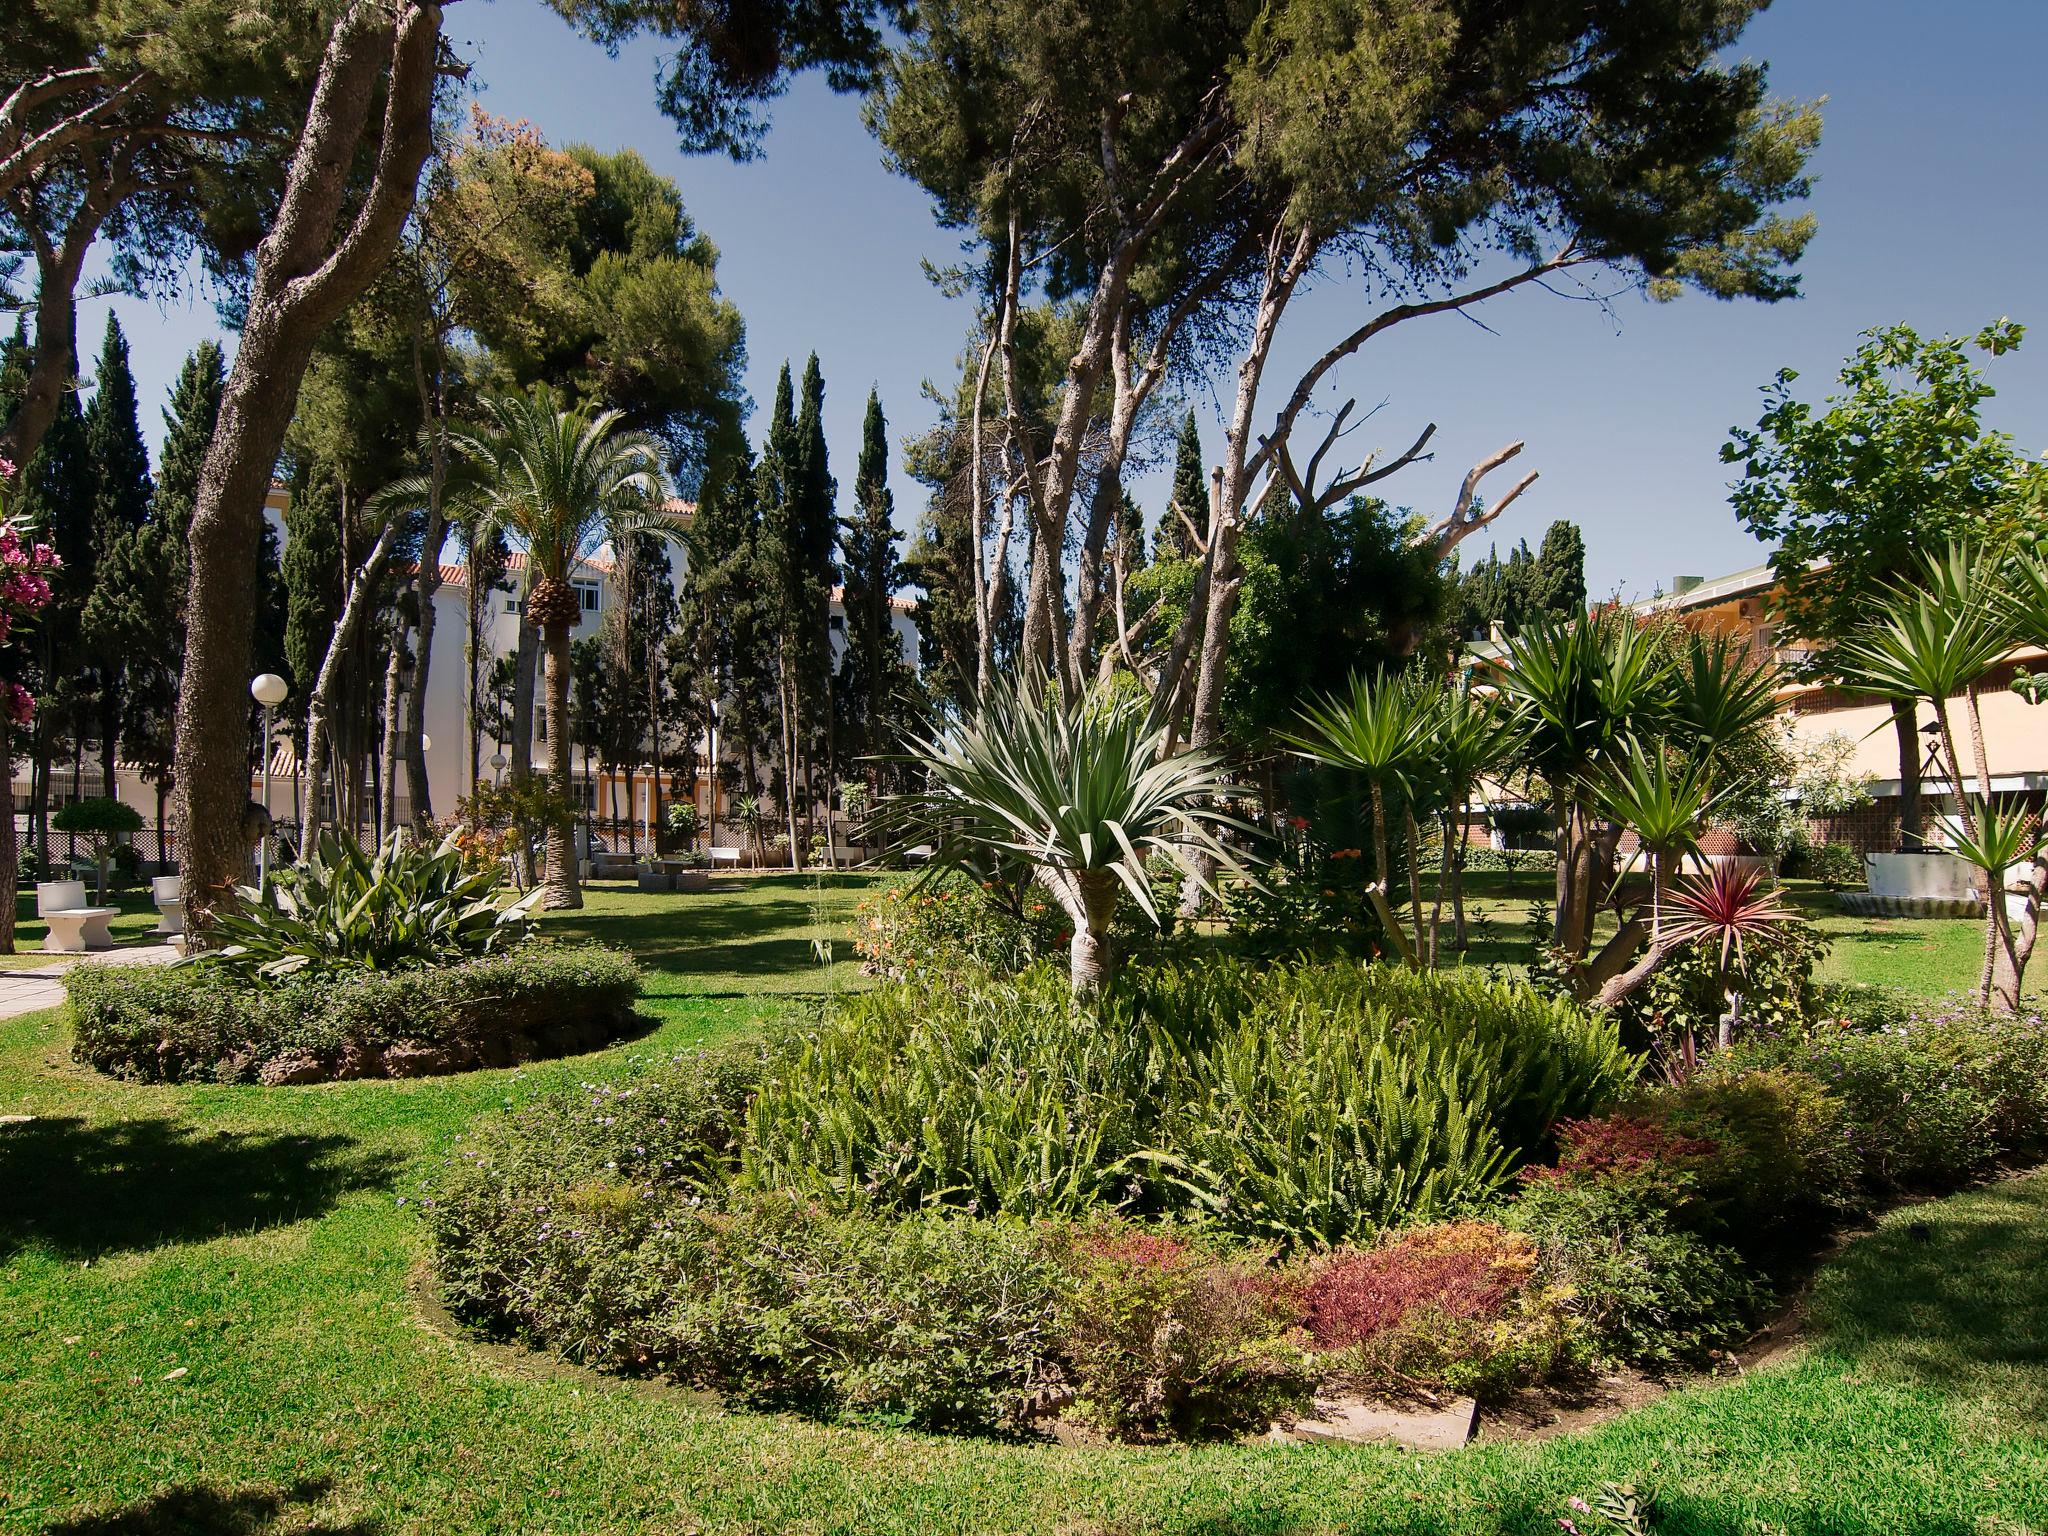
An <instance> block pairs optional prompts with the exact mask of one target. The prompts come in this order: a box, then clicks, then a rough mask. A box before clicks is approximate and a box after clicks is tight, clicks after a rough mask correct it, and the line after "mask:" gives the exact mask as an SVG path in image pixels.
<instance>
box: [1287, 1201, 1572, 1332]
mask: <svg viewBox="0 0 2048 1536" xmlns="http://www.w3.org/2000/svg"><path fill="white" fill-rule="evenodd" d="M1535 1269H1536V1245H1535V1244H1534V1243H1532V1242H1531V1241H1530V1240H1529V1239H1528V1238H1526V1237H1524V1236H1522V1235H1521V1234H1520V1233H1516V1232H1509V1231H1506V1230H1504V1229H1503V1228H1500V1227H1497V1226H1494V1225H1492V1224H1491V1223H1490V1222H1484V1221H1459V1222H1451V1223H1449V1224H1448V1225H1445V1226H1439V1227H1425V1228H1423V1229H1421V1230H1420V1231H1416V1232H1410V1233H1407V1234H1405V1235H1403V1236H1401V1237H1399V1238H1396V1239H1395V1240H1394V1241H1393V1242H1390V1243H1387V1244H1385V1245H1383V1246H1381V1247H1379V1248H1371V1249H1362V1250H1361V1249H1347V1250H1343V1251H1340V1252H1338V1253H1335V1254H1332V1255H1331V1256H1330V1257H1329V1258H1328V1259H1326V1260H1324V1261H1323V1263H1322V1265H1321V1266H1320V1267H1319V1269H1318V1270H1317V1272H1316V1273H1315V1275H1314V1276H1313V1277H1312V1278H1311V1279H1310V1280H1309V1282H1308V1285H1307V1287H1306V1289H1305V1291H1304V1293H1303V1298H1302V1299H1303V1306H1304V1311H1305V1314H1306V1316H1305V1321H1306V1323H1307V1325H1308V1331H1309V1336H1310V1337H1311V1338H1312V1339H1314V1341H1315V1344H1316V1347H1317V1348H1318V1349H1343V1348H1346V1347H1347V1346H1349V1345H1353V1344H1358V1343H1362V1342H1364V1341H1366V1340H1369V1339H1372V1338H1375V1337H1377V1336H1378V1335H1381V1334H1384V1333H1387V1332H1389V1331H1391V1330H1392V1329H1394V1328H1397V1327H1399V1326H1400V1325H1401V1324H1402V1323H1403V1322H1404V1321H1405V1320H1406V1319H1407V1318H1408V1317H1409V1315H1410V1314H1411V1313H1415V1312H1420V1311H1422V1310H1424V1309H1428V1310H1429V1311H1431V1312H1433V1313H1435V1314H1436V1315H1438V1316H1440V1317H1445V1318H1451V1319H1457V1320H1461V1321H1473V1322H1480V1321H1490V1320H1491V1319H1493V1318H1495V1317H1497V1316H1499V1315H1500V1313H1501V1312H1502V1311H1503V1309H1504V1308H1505V1307H1506V1306H1507V1303H1508V1302H1509V1300H1510V1299H1511V1298H1512V1297H1513V1296H1514V1295H1515V1294H1516V1293H1517V1292H1518V1291H1520V1290H1521V1289H1522V1288H1523V1287H1524V1286H1525V1285H1527V1283H1528V1281H1529V1277H1530V1276H1531V1275H1532V1274H1533V1273H1534V1272H1535Z"/></svg>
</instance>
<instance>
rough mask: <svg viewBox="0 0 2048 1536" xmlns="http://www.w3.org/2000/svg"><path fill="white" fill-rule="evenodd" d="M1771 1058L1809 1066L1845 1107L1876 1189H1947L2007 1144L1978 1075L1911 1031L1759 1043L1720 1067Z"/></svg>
mask: <svg viewBox="0 0 2048 1536" xmlns="http://www.w3.org/2000/svg"><path fill="white" fill-rule="evenodd" d="M1756 1060H1762V1061H1766V1062H1768V1063H1770V1064H1771V1066H1772V1067H1773V1068H1775V1069H1777V1070H1779V1071H1790V1072H1794V1073H1801V1074H1804V1075H1805V1076H1806V1077H1808V1078H1810V1079H1812V1080H1813V1081H1815V1082H1817V1083H1819V1084H1820V1085H1822V1086H1823V1087H1824V1088H1825V1089H1826V1090H1827V1092H1828V1094H1829V1095H1830V1096H1831V1097H1833V1098H1834V1099H1835V1100H1837V1101H1838V1102H1839V1103H1840V1105H1841V1107H1842V1114H1843V1121H1844V1131H1843V1134H1844V1137H1845V1139H1846V1142H1847V1146H1848V1151H1849V1152H1850V1153H1851V1154H1852V1156H1853V1158H1854V1161H1855V1171H1856V1175H1857V1176H1858V1177H1859V1178H1860V1180H1861V1183H1862V1185H1863V1188H1864V1189H1865V1190H1866V1191H1867V1192H1869V1193H1870V1194H1873V1195H1882V1194H1887V1193H1891V1192H1893V1191H1897V1190H1901V1189H1939V1188H1943V1187H1945V1186H1948V1185H1953V1184H1956V1183H1958V1182H1960V1181H1962V1180H1964V1179H1967V1178H1969V1177H1971V1176H1972V1175H1974V1174H1977V1173H1980V1172H1982V1171H1983V1169H1984V1168H1986V1167H1987V1166H1988V1165H1989V1164H1990V1162H1991V1160H1992V1158H1993V1157H1994V1156H1996V1154H1997V1152H1998V1150H1999V1148H1998V1141H1997V1137H1996V1135H1995V1133H1994V1130H1993V1125H1992V1119H1993V1109H1992V1104H1991V1101H1990V1099H1989V1098H1988V1097H1987V1095H1986V1094H1985V1093H1984V1092H1983V1090H1982V1087H1981V1086H1980V1083H1979V1082H1978V1080H1977V1078H1976V1077H1975V1075H1973V1074H1972V1073H1971V1072H1970V1071H1969V1070H1968V1069H1966V1068H1965V1067H1964V1066H1963V1065H1962V1064H1961V1063H1959V1062H1958V1061H1955V1060H1951V1059H1944V1057H1942V1056H1939V1055H1936V1054H1934V1053H1933V1052H1931V1051H1930V1050H1929V1049H1928V1048H1927V1044H1926V1043H1925V1042H1923V1041H1922V1040H1921V1039H1918V1038H1915V1037H1914V1036H1911V1035H1898V1034H1847V1033H1835V1034H1830V1035H1819V1036H1815V1037H1813V1038H1811V1039H1795V1040H1788V1041H1783V1042H1776V1043H1766V1042H1758V1043H1757V1044H1756V1045H1754V1046H1752V1047H1750V1048H1748V1049H1746V1050H1743V1051H1738V1052H1736V1053H1733V1059H1732V1060H1731V1061H1730V1062H1729V1063H1727V1064H1726V1067H1725V1068H1724V1067H1722V1066H1721V1065H1720V1064H1717V1070H1726V1069H1730V1068H1739V1067H1740V1065H1741V1064H1742V1063H1743V1062H1746V1061H1756Z"/></svg>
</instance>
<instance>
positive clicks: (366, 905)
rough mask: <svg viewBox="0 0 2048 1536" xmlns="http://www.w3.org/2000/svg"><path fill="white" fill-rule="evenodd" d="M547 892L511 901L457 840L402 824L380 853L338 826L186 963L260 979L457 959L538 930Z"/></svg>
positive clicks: (249, 898)
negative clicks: (419, 834)
mask: <svg viewBox="0 0 2048 1536" xmlns="http://www.w3.org/2000/svg"><path fill="white" fill-rule="evenodd" d="M540 894H541V892H540V889H539V888H538V887H536V888H535V889H534V890H532V891H529V892H528V893H527V894H526V895H525V896H523V897H521V898H519V899H518V900H516V901H514V902H512V903H510V904H509V905H506V904H501V903H500V901H499V899H498V880H497V876H496V873H495V872H494V871H492V870H488V869H486V870H476V869H470V868H467V867H466V866H465V861H464V859H463V856H462V850H461V848H460V846H459V845H458V844H457V842H456V840H455V839H454V838H452V837H451V838H447V839H445V840H443V841H442V842H441V843H440V844H439V845H438V846H436V847H433V848H429V847H426V846H425V845H423V844H421V843H418V842H416V841H415V840H414V839H413V838H412V837H411V836H410V834H408V833H407V832H406V831H404V830H403V829H402V828H401V829H400V830H398V831H395V832H393V833H392V834H391V836H390V837H388V838H386V839H385V841H384V843H383V844H382V846H380V847H379V848H378V850H377V852H376V854H375V855H374V856H372V855H370V854H366V853H364V852H363V850H362V849H361V848H359V847H357V846H356V844H355V841H354V840H353V839H351V838H348V837H346V836H342V835H339V834H337V833H336V832H334V831H333V830H331V829H330V830H328V831H326V832H323V833H322V834H321V835H320V839H319V842H318V844H317V845H316V847H315V848H314V851H313V853H312V855H311V857H309V858H307V859H306V860H305V861H304V862H303V863H301V864H298V865H296V866H295V867H293V868H292V869H290V870H287V871H284V872H283V873H281V874H280V875H279V876H278V877H277V878H275V879H274V880H268V881H265V882H264V884H263V885H262V887H261V888H258V887H254V886H241V887H238V888H237V891H236V895H237V897H238V898H239V903H238V905H237V906H236V907H235V908H233V909H232V910H227V909H223V910H221V911H219V912H217V913H216V916H215V924H216V937H217V941H218V947H216V948H213V949H210V950H207V951H205V952H203V953H201V954H198V955H194V956H193V957H192V958H191V960H189V961H187V962H184V963H187V964H193V965H202V966H210V967H216V968H218V969H221V970H224V971H227V972H229V973H231V974H233V975H235V976H237V977H240V978H241V979H243V980H245V981H250V982H273V981H282V980H284V979H285V978H287V977H290V976H295V975H299V974H302V973H315V974H317V973H325V972H333V971H346V970H368V971H395V970H407V969H412V968H416V967H421V966H430V965H451V964H454V963H456V962H458V961H461V960H467V959H471V958H473V957H475V956H477V955H483V954H490V953H492V952H494V951H497V950H501V949H504V948H508V947H509V946H511V945H513V944H516V943H518V942H520V941H521V940H523V939H525V938H527V937H528V936H530V934H531V933H532V931H533V928H532V924H531V922H530V921H529V920H528V914H529V913H530V912H531V910H532V908H533V904H534V902H535V901H536V900H537V899H538V898H539V896H540Z"/></svg>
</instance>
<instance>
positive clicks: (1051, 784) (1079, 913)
mask: <svg viewBox="0 0 2048 1536" xmlns="http://www.w3.org/2000/svg"><path fill="white" fill-rule="evenodd" d="M1049 693H1051V695H1052V696H1050V697H1048V694H1049ZM1168 737H1169V731H1168V727H1167V726H1166V725H1165V724H1164V723H1162V722H1159V721H1157V720H1155V719H1153V718H1152V717H1151V715H1150V713H1149V712H1148V711H1147V710H1146V709H1145V707H1144V705H1143V704H1142V703H1141V702H1140V701H1138V700H1135V699H1132V698H1129V697H1119V696H1115V695H1113V694H1111V693H1109V692H1108V691H1106V690H1104V689H1101V688H1096V689H1091V690H1089V691H1088V692H1086V693H1083V694H1082V695H1080V696H1079V697H1078V698H1077V699H1075V700H1073V701H1072V702H1068V701H1066V700H1064V699H1062V698H1060V697H1059V696H1058V694H1057V691H1056V690H1048V689H1047V688H1046V686H1045V683H1044V679H1043V678H1033V677H1031V676H1029V675H1026V676H1023V677H1021V678H1018V679H1016V680H1013V681H1012V682H1010V683H1008V684H1005V685H1001V686H997V687H992V688H990V689H989V690H988V691H987V692H986V693H984V694H983V695H982V698H981V700H980V703H979V705H978V707H977V708H976V709H975V710H974V711H973V713H972V714H970V715H969V716H968V717H967V718H966V719H964V720H962V721H961V722H960V723H959V724H957V725H955V726H954V727H952V728H951V729H950V730H946V731H942V732H939V733H937V734H934V735H931V736H928V737H926V738H924V739H923V740H921V741H918V742H917V743H915V745H914V746H913V747H912V749H911V751H910V752H909V753H908V754H907V755H906V758H905V760H906V761H908V762H910V763H912V764H914V765H916V767H917V768H919V769H921V770H922V772H923V774H924V777H925V780H926V785H925V787H924V788H923V789H920V790H915V791H912V792H910V793H908V794H903V795H896V796H892V797H890V798H889V799H888V800H886V801H885V802H884V803H883V805H882V807H881V810H880V812H879V813H878V814H877V817H876V822H875V825H876V826H877V827H878V828H882V829H885V830H886V832H887V833H888V834H889V835H890V836H892V837H896V838H900V839H902V840H905V841H909V840H912V839H918V840H924V841H928V842H930V843H931V844H932V846H933V858H932V868H934V869H939V868H950V867H962V868H969V869H972V868H975V867H977V866H985V865H986V864H987V863H988V862H989V861H990V860H992V859H993V860H1017V861H1021V862H1022V863H1024V864H1026V865H1028V866H1029V867H1030V869H1031V871H1032V875H1033V878H1035V879H1036V880H1037V881H1038V883H1039V884H1040V885H1042V886H1044V887H1045V889H1046V890H1047V891H1048V892H1049V893H1050V894H1051V895H1052V897H1053V899H1054V900H1055V901H1057V902H1058V903H1059V904H1060V907H1061V909H1062V910H1063V911H1064V912H1065V913H1066V915H1067V918H1068V920H1069V921H1070V922H1072V924H1073V938H1072V941H1071V946H1070V950H1069V975H1070V980H1071V982H1072V985H1073V991H1074V993H1075V995H1076V996H1081V995H1084V994H1092V993H1094V992H1097V991H1099V990H1100V989H1101V987H1102V984H1103V982H1104V980H1105V979H1106V978H1107V976H1108V974H1109V967H1110V958H1111V957H1110V952H1109V925H1110V919H1111V917H1112V915H1113V914H1114V913H1115V911H1116V905H1117V900H1118V897H1119V895H1120V894H1121V893H1124V892H1128V893H1129V894H1130V897H1131V899H1132V900H1133V901H1135V902H1136V903H1137V904H1138V909H1139V910H1140V911H1142V912H1143V913H1144V914H1145V916H1146V917H1147V918H1149V919H1150V920H1151V921H1152V922H1154V923H1158V922H1159V921H1160V915H1159V909H1158V907H1157V906H1156V905H1155V903H1154V900H1153V896H1152V885H1151V879H1150V876H1149V873H1148V870H1147V864H1148V862H1149V860H1150V859H1151V858H1153V857H1154V856H1162V857H1164V858H1167V859H1169V860H1171V861H1172V862H1173V863H1174V864H1175V865H1177V866H1178V867H1179V868H1180V869H1181V870H1182V872H1183V873H1185V874H1186V875H1187V876H1188V877H1189V878H1190V879H1192V880H1195V881H1197V882H1199V883H1200V884H1202V885H1204V886H1207V885H1208V884H1209V879H1208V877H1207V875H1206V874H1205V873H1204V871H1203V869H1202V868H1201V865H1200V862H1199V861H1198V860H1197V858H1196V857H1195V855H1196V854H1203V855H1207V856H1208V857H1209V858H1213V859H1214V860H1215V861H1216V862H1217V864H1218V865H1219V866H1221V867H1224V868H1228V869H1231V870H1241V869H1242V865H1241V863H1240V861H1239V860H1238V859H1237V858H1236V857H1235V856H1234V855H1233V854H1232V853H1231V852H1230V850H1228V849H1227V848H1225V847H1224V845H1223V844H1222V843H1221V842H1220V841H1219V840H1218V839H1217V836H1216V833H1217V832H1218V831H1219V830H1222V829H1224V828H1229V829H1232V830H1235V831H1240V832H1244V833H1247V834H1249V833H1250V832H1251V830H1252V829H1251V828H1250V827H1249V826H1247V825H1245V823H1243V822H1242V821H1239V820H1238V819H1237V818H1235V817H1233V816H1231V815H1229V814H1228V813H1226V812H1224V811H1223V810H1222V809H1220V807H1219V802H1220V801H1221V800H1222V799H1223V797H1224V796H1226V795H1228V794H1234V793H1237V792H1238V791H1237V790H1236V789H1235V788H1234V786H1232V785H1231V784H1230V783H1229V782H1228V781H1227V780H1226V779H1225V777H1224V773H1223V761H1222V759H1221V757H1219V756H1218V755H1217V754H1216V753H1213V752H1208V751H1200V750H1198V751H1192V752H1183V753H1180V754H1179V755H1177V756H1164V755H1162V754H1164V753H1166V751H1167V749H1168Z"/></svg>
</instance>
